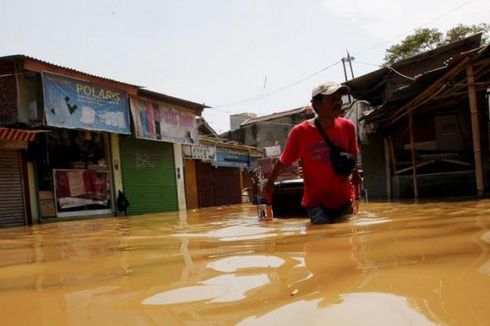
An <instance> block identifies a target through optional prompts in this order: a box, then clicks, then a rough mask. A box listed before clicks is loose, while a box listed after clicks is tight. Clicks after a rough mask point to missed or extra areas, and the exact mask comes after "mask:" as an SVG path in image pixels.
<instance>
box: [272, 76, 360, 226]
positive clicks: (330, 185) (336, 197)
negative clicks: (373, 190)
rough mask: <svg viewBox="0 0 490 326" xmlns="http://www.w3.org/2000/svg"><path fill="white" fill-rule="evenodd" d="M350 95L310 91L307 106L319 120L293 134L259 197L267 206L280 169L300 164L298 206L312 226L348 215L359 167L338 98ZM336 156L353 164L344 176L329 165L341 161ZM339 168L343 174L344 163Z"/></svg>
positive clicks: (325, 88) (335, 89)
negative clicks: (356, 164) (300, 189)
mask: <svg viewBox="0 0 490 326" xmlns="http://www.w3.org/2000/svg"><path fill="white" fill-rule="evenodd" d="M349 91H350V89H349V88H348V87H347V86H344V85H339V84H337V83H334V82H326V83H323V84H321V85H319V86H318V87H315V88H314V89H313V91H312V98H311V104H312V107H313V110H315V112H316V114H317V118H316V119H311V120H307V121H303V122H301V123H299V124H297V125H296V126H294V127H293V128H292V129H291V131H290V132H289V135H288V138H287V141H286V147H285V149H284V152H283V153H282V154H281V156H280V157H279V160H278V162H277V163H276V164H275V166H274V168H273V170H272V173H271V176H270V177H269V179H268V180H267V183H266V185H265V187H264V193H263V194H264V195H265V197H266V198H267V201H268V202H269V203H270V202H271V201H272V193H273V191H274V181H275V180H276V178H277V176H278V175H279V173H280V172H281V169H282V168H283V167H285V166H288V165H290V164H292V163H293V162H295V161H296V160H298V159H301V160H302V163H303V180H304V194H303V200H302V202H301V205H302V206H304V207H306V209H307V212H308V216H309V217H310V219H311V223H313V224H325V223H333V222H335V220H336V219H338V218H339V217H340V216H342V215H346V214H351V213H352V200H353V186H352V185H354V186H355V187H357V185H358V184H359V181H360V177H359V173H358V171H357V169H355V168H354V167H355V162H357V159H356V158H357V142H356V132H355V127H354V124H353V123H352V121H350V120H348V119H344V118H342V117H340V111H341V107H342V95H347V94H348V93H349ZM315 120H316V121H315ZM321 129H322V130H323V131H322V130H321ZM323 133H324V134H325V135H324V134H323ZM339 152H340V153H341V156H344V157H348V159H347V161H348V163H347V165H351V164H352V166H351V167H348V168H347V172H344V171H341V172H339V170H341V169H340V168H337V167H338V165H339V164H335V168H334V165H333V164H332V157H333V158H334V161H335V160H336V161H337V162H338V161H339V160H338V159H337V158H338V157H339V155H337V154H338V153H339ZM337 162H334V163H337ZM340 165H342V164H340ZM343 165H344V170H345V165H346V164H343ZM341 168H342V167H341ZM352 168H354V169H353V170H352ZM351 173H352V178H350V174H351ZM351 181H352V183H351ZM356 199H357V198H356Z"/></svg>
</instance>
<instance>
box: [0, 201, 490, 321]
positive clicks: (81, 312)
mask: <svg viewBox="0 0 490 326" xmlns="http://www.w3.org/2000/svg"><path fill="white" fill-rule="evenodd" d="M256 214H257V213H256V210H255V207H253V206H250V205H247V204H245V205H238V206H229V207H221V208H206V209H200V210H195V211H187V212H177V213H164V214H153V215H142V216H133V217H130V218H124V217H120V218H109V219H97V220H85V221H73V222H63V223H51V224H43V225H37V226H33V227H21V228H7V229H0V309H1V315H0V317H1V323H2V325H188V324H190V325H201V324H204V325H235V324H239V325H272V324H275V325H488V324H490V308H488V302H490V255H489V249H490V200H481V201H460V202H432V203H419V204H413V203H408V204H405V203H369V204H362V205H361V212H360V214H359V215H357V216H353V217H350V218H347V219H346V220H345V221H342V222H340V223H337V224H334V225H321V226H313V225H310V223H309V220H308V219H304V218H289V219H275V220H274V221H272V222H259V221H258V220H257V218H256Z"/></svg>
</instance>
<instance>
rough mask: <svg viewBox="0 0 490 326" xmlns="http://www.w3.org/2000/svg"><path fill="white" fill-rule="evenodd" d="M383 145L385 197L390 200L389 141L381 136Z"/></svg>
mask: <svg viewBox="0 0 490 326" xmlns="http://www.w3.org/2000/svg"><path fill="white" fill-rule="evenodd" d="M383 141H384V145H385V173H386V197H387V199H388V200H391V168H390V150H391V149H390V143H389V141H388V138H386V137H383Z"/></svg>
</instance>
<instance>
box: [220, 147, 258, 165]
mask: <svg viewBox="0 0 490 326" xmlns="http://www.w3.org/2000/svg"><path fill="white" fill-rule="evenodd" d="M212 164H213V165H214V166H229V167H237V168H246V167H249V166H250V159H249V156H248V153H244V152H239V151H234V150H232V149H228V148H216V158H215V160H214V161H213V162H212Z"/></svg>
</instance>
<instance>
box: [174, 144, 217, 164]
mask: <svg viewBox="0 0 490 326" xmlns="http://www.w3.org/2000/svg"><path fill="white" fill-rule="evenodd" d="M182 151H183V153H184V157H186V158H190V159H193V160H202V161H213V160H214V159H215V157H216V147H215V146H211V145H205V144H200V145H183V146H182Z"/></svg>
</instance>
